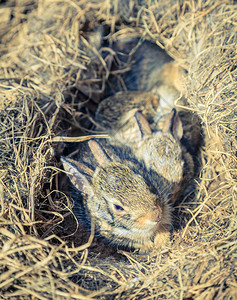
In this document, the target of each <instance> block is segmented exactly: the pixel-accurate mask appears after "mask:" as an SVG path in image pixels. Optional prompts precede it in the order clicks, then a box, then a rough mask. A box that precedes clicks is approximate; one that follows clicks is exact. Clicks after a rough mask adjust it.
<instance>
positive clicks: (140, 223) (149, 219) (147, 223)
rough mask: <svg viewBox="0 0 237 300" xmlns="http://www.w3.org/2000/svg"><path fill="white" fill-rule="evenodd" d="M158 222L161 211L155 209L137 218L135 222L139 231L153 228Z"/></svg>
mask: <svg viewBox="0 0 237 300" xmlns="http://www.w3.org/2000/svg"><path fill="white" fill-rule="evenodd" d="M160 220H161V210H160V209H158V208H157V209H155V210H153V211H151V212H148V213H146V214H145V215H143V216H141V217H139V218H138V219H137V220H136V226H137V227H138V228H139V229H142V228H144V227H153V226H155V225H157V224H158V223H159V222H160Z"/></svg>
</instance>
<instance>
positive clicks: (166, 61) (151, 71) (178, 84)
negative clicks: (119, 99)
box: [107, 38, 185, 114]
mask: <svg viewBox="0 0 237 300" xmlns="http://www.w3.org/2000/svg"><path fill="white" fill-rule="evenodd" d="M111 47H112V49H113V50H114V52H115V53H116V55H115V59H114V64H113V67H112V72H111V76H110V78H109V81H108V86H109V87H108V91H107V95H114V94H115V93H116V92H118V91H122V90H125V91H126V90H128V91H152V92H153V93H155V94H156V95H157V96H159V98H160V103H159V112H160V113H161V114H164V113H166V112H167V109H168V112H169V111H170V108H172V107H174V102H175V100H176V99H177V98H178V97H179V96H180V92H182V91H183V90H184V84H183V82H184V79H183V78H184V75H185V70H184V69H183V68H182V67H181V66H180V65H178V63H177V62H175V61H174V60H173V59H172V58H171V57H170V56H169V55H168V54H167V53H166V52H165V50H163V49H161V48H160V47H159V46H158V45H157V44H155V43H153V42H151V41H148V40H142V39H139V38H120V39H117V40H116V41H114V42H113V44H112V46H111ZM121 66H122V67H124V68H125V70H127V69H129V70H128V71H123V70H121V69H122V67H121ZM113 69H115V70H117V69H119V70H121V71H120V74H121V78H120V80H119V79H118V76H117V73H118V72H116V73H115V76H113ZM118 74H119V73H118ZM121 81H123V83H122V84H121ZM124 87H125V88H124Z"/></svg>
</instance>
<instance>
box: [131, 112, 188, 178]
mask: <svg viewBox="0 0 237 300" xmlns="http://www.w3.org/2000/svg"><path fill="white" fill-rule="evenodd" d="M135 118H136V120H137V123H138V126H139V128H140V131H138V133H139V134H140V135H139V134H138V138H137V141H136V150H135V152H136V156H137V157H138V158H139V159H142V160H143V161H144V162H145V165H146V167H147V169H152V170H154V171H156V172H157V173H159V174H160V175H162V176H163V177H164V178H166V179H167V180H168V181H169V182H174V183H179V182H180V181H181V180H182V177H183V166H184V162H183V159H182V148H181V144H180V139H181V138H182V136H183V128H182V123H181V120H180V118H179V116H178V114H177V112H176V110H175V109H173V110H172V111H171V112H170V114H169V115H168V117H167V118H166V120H165V122H164V124H163V128H162V131H156V132H152V131H151V128H150V125H149V124H148V122H147V120H146V119H145V118H144V116H143V115H142V114H141V113H139V112H138V113H136V114H135Z"/></svg>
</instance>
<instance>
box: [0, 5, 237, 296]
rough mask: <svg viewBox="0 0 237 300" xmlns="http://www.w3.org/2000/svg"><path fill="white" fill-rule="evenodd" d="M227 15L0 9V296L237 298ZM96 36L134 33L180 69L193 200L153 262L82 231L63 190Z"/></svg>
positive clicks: (98, 84) (99, 91)
mask: <svg viewBox="0 0 237 300" xmlns="http://www.w3.org/2000/svg"><path fill="white" fill-rule="evenodd" d="M1 16H4V18H1ZM236 17H237V8H236V5H234V3H233V2H232V1H212V0H207V1H202V2H201V1H183V2H182V3H181V2H177V1H172V0H170V1H169V2H167V1H163V0H162V1H148V2H147V1H133V0H130V1H109V0H98V1H83V0H78V1H76V0H72V1H60V0H53V1H52V0H50V1H49V0H42V1H28V0H23V1H17V0H15V1H13V0H12V1H7V2H6V3H2V4H0V19H1V23H0V25H1V26H0V27H1V30H0V39H1V40H0V55H1V59H0V121H1V129H0V132H1V138H0V203H1V210H0V225H1V227H0V233H1V234H0V245H1V250H0V251H1V252H0V289H1V296H2V298H3V299H9V298H11V299H32V298H36V299H66V298H69V297H70V299H98V298H99V299H120V298H121V299H141V298H143V299H158V298H164V299H198V300H201V299H214V298H215V299H235V298H236V297H237V294H236V290H237V281H236V275H237V274H236V258H237V254H236V252H237V251H236V250H237V247H236V246H237V245H236V243H237V242H236V238H237V236H236V229H237V226H236V225H237V224H236V220H237V217H236V214H237V205H236V203H237V202H236V190H237V189H236V177H237V174H236V165H237V161H236V132H237V128H236V127H237V126H236V124H237V122H236V121H237V120H236V115H237V114H236V107H237V100H236V99H237V91H236V81H237V80H236V79H237V66H236V61H237V57H236V41H237V38H236V37H237V26H236ZM102 27H104V28H105V33H106V34H108V35H107V38H108V39H112V38H114V37H117V36H128V35H130V36H132V35H138V36H143V37H145V38H149V39H151V40H153V41H156V42H157V44H158V45H160V46H161V47H163V48H165V49H166V50H167V52H168V53H169V54H170V55H171V56H172V57H174V58H175V59H176V60H177V61H178V62H179V63H180V64H181V65H183V66H184V67H185V68H186V69H187V70H188V75H187V78H186V82H185V86H186V93H185V95H184V96H185V97H186V98H187V101H188V103H189V109H190V110H192V111H193V112H194V113H196V114H197V115H198V116H199V117H200V119H201V121H202V126H203V135H204V140H205V143H204V146H203V148H202V155H201V156H202V166H203V167H202V170H201V171H200V176H199V178H198V179H197V189H196V193H195V197H194V199H195V200H194V201H192V202H191V201H189V202H185V203H182V204H181V205H180V207H179V209H180V210H181V211H183V212H185V213H186V220H185V221H186V225H185V226H184V227H182V228H181V229H180V230H178V231H175V232H173V235H172V242H171V245H170V246H169V247H167V248H166V249H165V250H163V251H161V252H158V253H153V254H152V255H150V256H148V255H146V256H145V255H136V254H135V253H127V252H124V251H119V252H118V253H117V252H116V251H115V250H110V249H106V248H107V247H105V246H104V245H103V244H101V243H100V242H98V241H96V240H94V239H93V231H92V233H91V234H88V235H87V234H86V233H84V231H83V228H82V227H81V226H80V224H78V223H77V221H76V219H75V217H74V215H73V213H72V208H73V203H72V202H71V200H70V199H69V198H68V196H67V193H66V192H67V191H66V190H65V188H63V187H64V186H65V182H66V181H65V180H66V179H65V176H63V174H62V172H61V165H60V163H59V156H60V153H61V152H62V148H63V144H62V142H63V141H66V142H70V141H71V140H72V139H73V140H75V139H76V140H77V141H79V140H82V139H86V138H88V135H89V133H90V132H91V131H90V129H91V124H92V123H93V119H92V115H93V112H94V111H95V109H96V106H97V103H98V101H100V100H101V98H102V97H103V89H104V85H105V81H106V80H107V78H108V76H109V72H110V69H109V62H108V61H106V60H105V59H104V58H103V55H102V50H101V49H100V47H99V44H100V41H98V32H99V33H100V30H101V28H102ZM177 105H179V102H178V101H177Z"/></svg>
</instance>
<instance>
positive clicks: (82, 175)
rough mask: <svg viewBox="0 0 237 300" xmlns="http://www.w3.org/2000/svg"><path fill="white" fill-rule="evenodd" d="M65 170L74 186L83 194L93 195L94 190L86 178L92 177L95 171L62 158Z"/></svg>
mask: <svg viewBox="0 0 237 300" xmlns="http://www.w3.org/2000/svg"><path fill="white" fill-rule="evenodd" d="M61 161H62V163H63V167H64V170H65V171H66V172H67V175H68V177H69V178H70V180H71V182H72V184H73V185H74V186H75V187H76V188H77V189H78V190H79V191H81V192H83V193H85V194H87V195H91V196H92V195H93V194H94V192H93V188H92V186H91V184H90V182H89V181H88V180H87V178H86V176H92V175H93V171H92V170H91V169H89V168H88V167H86V166H84V165H83V164H81V163H79V162H77V161H75V160H73V159H70V158H66V157H61Z"/></svg>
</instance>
